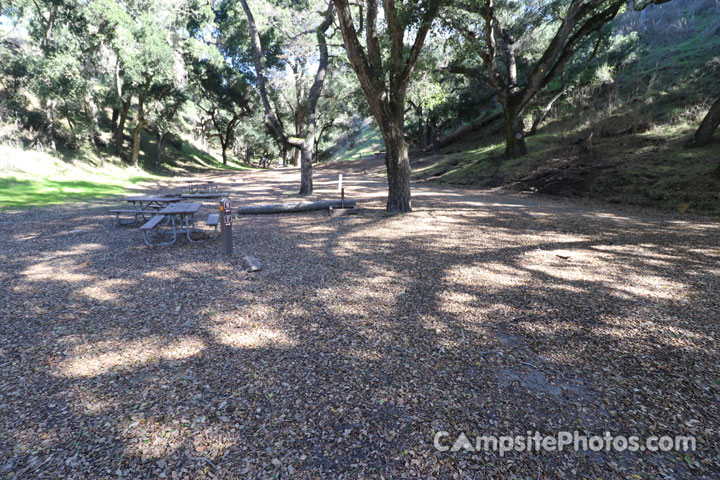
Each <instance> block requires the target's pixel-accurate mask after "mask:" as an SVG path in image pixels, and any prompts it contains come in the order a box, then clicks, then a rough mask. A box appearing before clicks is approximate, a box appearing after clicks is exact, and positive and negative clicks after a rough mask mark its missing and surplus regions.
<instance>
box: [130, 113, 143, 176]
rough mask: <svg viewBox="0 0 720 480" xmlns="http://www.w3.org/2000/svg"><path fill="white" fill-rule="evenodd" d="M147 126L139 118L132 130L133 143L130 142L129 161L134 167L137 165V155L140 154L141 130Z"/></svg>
mask: <svg viewBox="0 0 720 480" xmlns="http://www.w3.org/2000/svg"><path fill="white" fill-rule="evenodd" d="M146 126H147V122H146V121H145V120H144V119H141V120H139V121H138V124H137V126H136V127H135V131H134V132H133V137H132V140H133V143H132V154H131V156H130V163H132V164H133V166H134V167H137V166H138V157H139V156H140V138H141V136H142V131H143V129H145V127H146Z"/></svg>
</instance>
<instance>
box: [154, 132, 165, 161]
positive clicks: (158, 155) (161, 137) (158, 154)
mask: <svg viewBox="0 0 720 480" xmlns="http://www.w3.org/2000/svg"><path fill="white" fill-rule="evenodd" d="M163 143H165V133H164V132H161V131H160V129H158V132H157V151H156V153H155V164H156V165H157V166H158V167H159V166H160V165H161V164H162V148H163Z"/></svg>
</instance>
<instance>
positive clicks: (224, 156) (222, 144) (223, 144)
mask: <svg viewBox="0 0 720 480" xmlns="http://www.w3.org/2000/svg"><path fill="white" fill-rule="evenodd" d="M220 148H221V149H222V159H223V165H225V166H227V161H228V157H227V143H226V142H223V141H221V142H220Z"/></svg>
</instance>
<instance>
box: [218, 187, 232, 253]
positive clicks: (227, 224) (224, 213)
mask: <svg viewBox="0 0 720 480" xmlns="http://www.w3.org/2000/svg"><path fill="white" fill-rule="evenodd" d="M220 222H222V223H221V224H220V235H221V236H222V253H224V254H226V255H230V254H231V253H232V251H233V241H232V206H231V205H230V199H229V198H223V199H222V200H220Z"/></svg>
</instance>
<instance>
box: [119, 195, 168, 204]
mask: <svg viewBox="0 0 720 480" xmlns="http://www.w3.org/2000/svg"><path fill="white" fill-rule="evenodd" d="M123 200H125V201H126V202H165V203H174V202H182V197H163V196H162V195H136V196H133V197H125V198H123Z"/></svg>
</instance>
